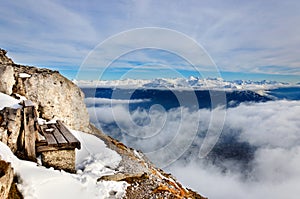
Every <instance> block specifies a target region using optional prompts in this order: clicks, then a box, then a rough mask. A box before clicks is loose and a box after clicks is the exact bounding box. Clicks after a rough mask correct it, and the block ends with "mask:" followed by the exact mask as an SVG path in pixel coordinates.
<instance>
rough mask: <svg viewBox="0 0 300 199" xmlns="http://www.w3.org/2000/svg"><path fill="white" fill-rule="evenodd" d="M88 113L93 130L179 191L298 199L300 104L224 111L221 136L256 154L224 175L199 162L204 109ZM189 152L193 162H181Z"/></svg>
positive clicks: (206, 117) (207, 120)
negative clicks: (153, 167)
mask: <svg viewBox="0 0 300 199" xmlns="http://www.w3.org/2000/svg"><path fill="white" fill-rule="evenodd" d="M215 111H220V113H221V111H224V110H222V108H219V110H218V109H217V110H215ZM89 113H90V116H91V121H92V122H93V123H95V124H96V126H98V127H100V128H102V129H103V130H104V131H106V130H107V129H109V131H110V132H105V133H107V134H113V133H114V132H115V135H118V139H120V140H121V141H123V142H125V144H128V145H130V146H131V147H134V148H136V149H140V150H142V151H143V152H144V153H145V154H146V155H147V156H148V157H149V158H150V159H151V160H152V161H153V162H154V163H155V164H157V165H159V166H161V167H165V168H164V169H165V170H167V171H169V172H171V173H172V174H173V175H174V176H176V177H177V179H178V180H179V181H180V182H182V183H183V184H184V185H186V186H188V187H191V188H192V189H194V190H196V191H198V192H199V193H201V194H203V195H205V196H207V197H209V198H214V199H221V198H222V199H224V198H225V199H227V198H239V199H240V198H243V199H244V198H245V199H248V198H249V199H250V198H264V199H266V198H272V199H277V198H278V199H281V198H289V199H298V198H299V196H300V189H299V185H300V167H299V165H300V119H299V118H300V117H299V115H300V101H286V100H280V101H270V102H265V103H243V104H240V105H239V106H237V107H235V108H229V109H227V110H226V116H225V117H224V118H223V120H224V128H223V131H222V136H223V137H226V136H228V137H229V138H230V137H235V138H236V139H237V141H238V142H241V143H247V144H249V145H250V146H251V147H253V148H254V149H255V150H254V152H253V153H254V154H253V158H252V159H251V161H249V162H248V163H247V164H248V166H249V167H251V168H250V169H247V171H246V170H243V169H244V167H243V166H242V165H241V163H240V161H238V160H236V159H228V160H224V161H226V163H224V164H223V166H224V165H225V167H226V170H224V167H220V165H218V164H214V162H209V161H205V160H204V159H201V158H199V156H198V152H199V149H200V147H201V144H202V143H203V138H204V136H205V134H206V133H207V129H208V127H209V125H211V120H212V113H211V110H209V109H200V110H190V109H188V108H184V107H179V108H175V109H171V110H168V111H166V110H165V109H164V108H163V107H161V106H160V105H154V106H153V107H152V108H151V109H150V110H149V111H146V110H143V109H137V110H135V111H133V112H131V113H129V112H128V106H126V105H125V104H120V103H116V104H115V105H114V104H113V105H109V106H108V105H107V106H102V107H96V108H95V107H90V108H89ZM216 115H218V114H216ZM112 123H114V125H112V126H110V124H112ZM107 126H110V127H109V128H106V127H107ZM116 127H118V128H116ZM120 129H121V130H120ZM195 145H196V147H195ZM191 146H193V148H194V149H197V150H196V151H197V152H196V153H195V150H194V151H193V152H192V153H194V156H193V158H188V159H187V158H182V157H183V156H182V155H186V154H187V151H189V150H190V147H191ZM232 147H234V146H232ZM195 154H196V155H195ZM236 168H237V169H236ZM246 172H247V175H245V173H246Z"/></svg>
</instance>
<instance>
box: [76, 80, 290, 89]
mask: <svg viewBox="0 0 300 199" xmlns="http://www.w3.org/2000/svg"><path fill="white" fill-rule="evenodd" d="M73 82H74V83H75V84H77V85H78V86H79V87H81V88H96V87H104V88H126V89H137V88H148V89H151V88H152V89H153V88H155V89H166V88H168V89H197V90H210V89H211V90H254V91H255V90H267V89H274V88H278V87H285V86H291V84H288V83H282V82H276V81H268V80H262V81H251V80H233V81H227V80H223V79H221V78H206V79H201V78H198V77H193V76H191V77H189V78H187V79H186V78H174V79H167V78H158V79H154V80H140V79H139V80H136V79H124V80H110V81H108V80H90V81H87V80H74V81H73Z"/></svg>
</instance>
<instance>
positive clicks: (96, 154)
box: [0, 93, 128, 199]
mask: <svg viewBox="0 0 300 199" xmlns="http://www.w3.org/2000/svg"><path fill="white" fill-rule="evenodd" d="M18 102H19V101H18V100H15V99H14V98H12V97H10V96H7V95H5V94H3V93H0V109H3V108H4V107H5V106H9V107H16V106H17V104H18ZM71 131H72V133H73V134H74V136H75V137H77V138H78V139H79V140H80V142H81V146H82V147H81V149H80V150H76V170H77V173H76V174H70V173H67V172H64V171H58V170H54V169H52V168H50V169H47V168H45V167H43V166H40V165H38V164H37V163H34V162H29V161H24V160H20V159H18V158H17V157H16V156H14V154H13V153H12V152H11V150H10V149H9V148H8V147H7V146H6V145H5V144H4V143H2V142H0V156H1V158H2V159H3V160H5V161H7V162H11V163H12V167H13V168H14V171H15V174H16V175H18V176H19V177H20V183H19V184H18V188H19V189H20V191H21V192H22V194H23V195H24V196H25V199H53V198H56V199H65V198H72V199H77V198H78V199H82V198H89V199H93V198H97V199H99V198H108V197H110V196H111V195H112V194H113V196H114V197H113V198H121V197H122V195H123V194H124V193H125V190H126V188H127V185H128V184H127V183H126V182H113V181H99V182H97V179H98V178H100V177H101V176H104V175H109V174H113V173H115V172H116V171H115V170H114V169H115V168H116V167H117V166H118V164H119V162H120V161H121V156H120V155H119V154H117V153H116V152H115V151H113V150H111V149H109V148H107V147H106V144H105V143H104V142H103V141H102V140H100V139H99V138H97V137H95V136H93V135H90V134H86V133H83V132H79V131H73V130H71Z"/></svg>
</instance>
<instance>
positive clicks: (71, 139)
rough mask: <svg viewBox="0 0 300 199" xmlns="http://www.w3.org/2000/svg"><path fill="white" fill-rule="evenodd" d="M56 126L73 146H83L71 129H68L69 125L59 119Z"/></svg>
mask: <svg viewBox="0 0 300 199" xmlns="http://www.w3.org/2000/svg"><path fill="white" fill-rule="evenodd" d="M56 126H57V128H58V129H59V130H60V132H61V133H62V134H63V136H64V137H65V138H66V140H68V142H69V144H70V145H71V146H74V147H76V148H78V149H80V148H81V145H80V142H79V140H77V138H76V137H75V136H74V135H73V134H72V133H71V132H70V131H69V129H67V127H66V126H65V125H64V124H63V123H62V122H61V121H60V120H57V124H56Z"/></svg>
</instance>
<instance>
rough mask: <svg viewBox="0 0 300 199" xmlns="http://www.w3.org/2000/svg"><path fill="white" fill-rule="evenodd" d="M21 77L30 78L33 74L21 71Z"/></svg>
mask: <svg viewBox="0 0 300 199" xmlns="http://www.w3.org/2000/svg"><path fill="white" fill-rule="evenodd" d="M19 77H21V78H29V77H31V75H29V74H27V73H19Z"/></svg>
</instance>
